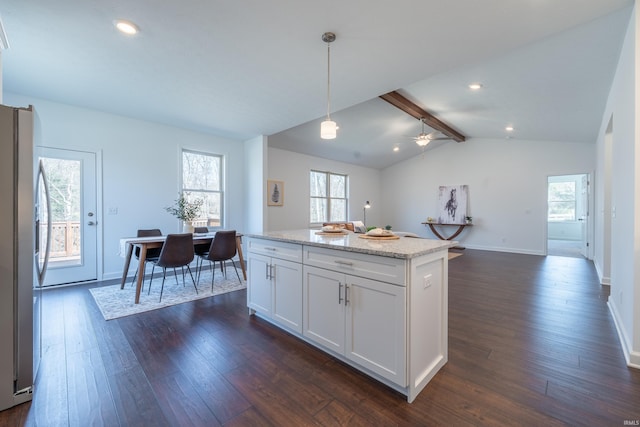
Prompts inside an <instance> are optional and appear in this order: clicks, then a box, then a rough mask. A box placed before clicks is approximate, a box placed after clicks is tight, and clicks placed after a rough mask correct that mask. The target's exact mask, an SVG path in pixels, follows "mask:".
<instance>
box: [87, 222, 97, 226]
mask: <svg viewBox="0 0 640 427" xmlns="http://www.w3.org/2000/svg"><path fill="white" fill-rule="evenodd" d="M87 225H96V223H95V222H93V221H89V222H88V223H87Z"/></svg>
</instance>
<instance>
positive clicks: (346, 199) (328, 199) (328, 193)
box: [309, 169, 349, 227]
mask: <svg viewBox="0 0 640 427" xmlns="http://www.w3.org/2000/svg"><path fill="white" fill-rule="evenodd" d="M312 173H318V174H324V175H325V181H326V188H325V194H326V197H318V196H312V195H311V186H309V225H310V227H317V226H319V225H322V223H323V222H346V221H347V219H348V218H349V175H347V174H345V173H337V172H331V171H321V170H317V169H310V170H309V185H310V183H311V174H312ZM331 176H340V177H343V178H344V195H345V196H344V197H331ZM314 199H321V200H326V211H325V212H324V214H325V218H326V220H325V221H320V222H313V221H311V205H312V204H311V201H312V200H314ZM332 200H344V211H345V213H344V214H345V218H344V219H343V220H340V221H331V219H330V218H331V212H332V210H331V205H332Z"/></svg>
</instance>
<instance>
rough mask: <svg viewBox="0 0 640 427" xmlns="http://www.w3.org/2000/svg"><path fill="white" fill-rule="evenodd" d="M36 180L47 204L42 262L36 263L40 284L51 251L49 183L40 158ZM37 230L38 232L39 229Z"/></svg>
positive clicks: (40, 283)
mask: <svg viewBox="0 0 640 427" xmlns="http://www.w3.org/2000/svg"><path fill="white" fill-rule="evenodd" d="M36 182H37V183H38V186H39V185H40V182H42V187H43V189H44V198H45V204H46V206H47V239H46V241H45V250H44V262H43V263H42V267H41V266H40V263H37V264H36V265H37V266H38V284H39V285H40V286H42V285H43V284H44V276H45V274H46V273H47V266H48V265H49V254H50V252H51V220H50V218H49V216H50V215H51V201H50V199H49V183H48V182H47V175H46V174H45V171H44V163H43V162H42V160H40V164H39V166H38V179H37V181H36ZM37 232H38V233H39V232H40V230H38V231H37ZM38 240H39V239H38Z"/></svg>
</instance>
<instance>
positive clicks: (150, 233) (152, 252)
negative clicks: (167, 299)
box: [131, 228, 162, 287]
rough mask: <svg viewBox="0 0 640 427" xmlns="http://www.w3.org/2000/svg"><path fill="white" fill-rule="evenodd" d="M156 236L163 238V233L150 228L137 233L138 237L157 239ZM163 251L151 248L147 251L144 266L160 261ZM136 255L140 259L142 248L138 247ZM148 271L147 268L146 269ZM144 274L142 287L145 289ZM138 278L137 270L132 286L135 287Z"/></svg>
mask: <svg viewBox="0 0 640 427" xmlns="http://www.w3.org/2000/svg"><path fill="white" fill-rule="evenodd" d="M156 236H162V231H160V229H159V228H150V229H142V230H138V231H137V233H136V237H156ZM161 250H162V248H161V247H160V248H150V249H147V256H146V258H145V261H144V266H145V267H146V266H147V263H148V262H151V261H152V260H154V259H156V260H157V259H158V257H159V256H160V251H161ZM134 255H135V257H136V259H138V260H139V259H140V248H138V247H136V248H135V251H134ZM145 270H146V268H145ZM144 273H145V271H144V270H143V271H142V286H143V287H144ZM137 277H138V269H136V272H135V274H134V275H133V280H132V281H131V284H132V285H133V284H134V283H135V282H136V278H137Z"/></svg>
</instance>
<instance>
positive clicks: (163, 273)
mask: <svg viewBox="0 0 640 427" xmlns="http://www.w3.org/2000/svg"><path fill="white" fill-rule="evenodd" d="M166 278H167V269H166V268H163V269H162V287H161V288H160V301H159V302H162V291H164V279H166ZM149 287H151V286H149Z"/></svg>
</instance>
